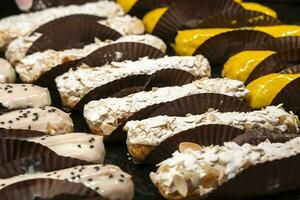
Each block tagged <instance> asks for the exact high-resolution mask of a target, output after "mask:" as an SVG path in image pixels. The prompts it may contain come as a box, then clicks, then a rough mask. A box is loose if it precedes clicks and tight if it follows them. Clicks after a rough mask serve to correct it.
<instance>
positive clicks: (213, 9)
mask: <svg viewBox="0 0 300 200" xmlns="http://www.w3.org/2000/svg"><path fill="white" fill-rule="evenodd" d="M239 9H243V8H242V7H241V6H240V5H239V4H237V3H235V2H234V1H227V0H210V1H198V0H179V1H176V3H175V4H174V5H173V6H170V7H169V9H168V10H167V11H166V12H165V13H164V14H163V16H162V17H161V18H160V19H159V21H158V23H157V25H156V26H155V28H154V30H153V34H154V35H157V36H158V37H160V38H162V39H164V40H167V41H173V40H174V38H175V36H176V33H177V31H178V30H179V29H180V27H182V26H183V25H184V24H186V23H187V22H188V21H189V20H202V19H203V18H206V17H208V16H211V15H215V14H217V13H221V12H223V11H225V10H231V11H234V10H239Z"/></svg>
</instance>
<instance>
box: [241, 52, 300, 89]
mask: <svg viewBox="0 0 300 200" xmlns="http://www.w3.org/2000/svg"><path fill="white" fill-rule="evenodd" d="M298 64H300V48H299V49H292V50H288V51H283V52H278V53H275V54H273V55H271V56H269V57H267V58H266V59H264V60H263V61H262V62H260V63H259V64H258V65H257V66H256V67H255V68H254V70H253V71H252V72H251V74H250V75H249V77H248V79H247V80H246V82H245V84H246V85H248V84H249V83H250V82H251V81H253V80H255V79H257V78H259V77H261V76H265V75H268V74H271V73H278V72H281V71H282V70H284V69H285V68H289V67H292V66H295V65H298Z"/></svg>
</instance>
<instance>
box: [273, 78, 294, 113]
mask: <svg viewBox="0 0 300 200" xmlns="http://www.w3.org/2000/svg"><path fill="white" fill-rule="evenodd" d="M298 99H300V78H297V79H295V80H293V81H292V82H290V83H289V84H287V85H286V86H285V87H284V88H283V89H282V90H281V91H280V92H279V93H278V94H277V95H276V97H275V98H274V99H273V101H272V103H271V105H279V104H283V107H284V108H285V110H287V111H293V112H294V113H296V114H299V113H300V104H299V102H298Z"/></svg>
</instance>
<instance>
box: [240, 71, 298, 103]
mask: <svg viewBox="0 0 300 200" xmlns="http://www.w3.org/2000/svg"><path fill="white" fill-rule="evenodd" d="M297 78H300V74H269V75H266V76H263V77H260V78H258V79H256V80H254V81H252V82H251V83H250V84H249V85H248V86H247V89H248V90H249V91H250V93H249V94H248V96H247V98H246V100H247V102H248V104H249V105H250V106H251V107H252V108H263V107H266V106H268V105H270V104H271V103H272V101H273V99H274V98H275V97H276V95H277V94H278V93H279V92H280V91H281V90H282V89H283V88H284V87H285V86H286V85H287V84H289V83H290V82H291V81H293V80H295V79H297Z"/></svg>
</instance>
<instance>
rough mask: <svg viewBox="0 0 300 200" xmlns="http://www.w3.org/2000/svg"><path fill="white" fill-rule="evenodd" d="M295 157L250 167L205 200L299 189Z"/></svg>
mask: <svg viewBox="0 0 300 200" xmlns="http://www.w3.org/2000/svg"><path fill="white" fill-rule="evenodd" d="M299 162H300V156H299V154H298V155H295V156H292V157H289V158H284V159H281V160H275V161H272V162H266V163H262V164H258V165H255V166H250V167H249V168H247V169H246V170H244V171H242V172H241V173H240V174H238V175H237V176H236V177H235V178H232V179H231V180H229V181H227V182H226V183H223V184H222V185H221V186H219V187H218V188H217V189H215V190H213V191H212V192H211V193H210V194H208V195H207V197H206V199H242V198H250V199H251V198H253V197H257V196H263V195H269V194H276V193H281V192H285V191H289V190H294V189H299V188H300V172H298V170H297V169H298V166H297V165H298V163H299Z"/></svg>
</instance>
